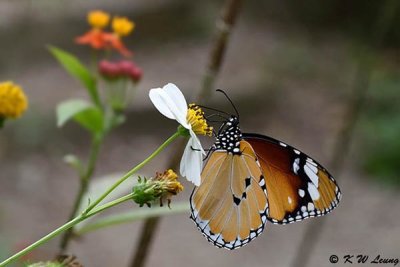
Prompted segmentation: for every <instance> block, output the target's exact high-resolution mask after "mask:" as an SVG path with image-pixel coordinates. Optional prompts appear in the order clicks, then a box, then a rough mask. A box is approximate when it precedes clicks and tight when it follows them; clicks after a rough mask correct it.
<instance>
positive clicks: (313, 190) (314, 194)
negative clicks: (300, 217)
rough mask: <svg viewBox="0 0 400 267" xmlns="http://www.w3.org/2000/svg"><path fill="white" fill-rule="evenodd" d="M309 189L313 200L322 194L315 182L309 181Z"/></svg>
mask: <svg viewBox="0 0 400 267" xmlns="http://www.w3.org/2000/svg"><path fill="white" fill-rule="evenodd" d="M307 190H308V193H309V194H310V196H311V199H312V200H318V199H319V197H320V195H319V192H318V189H317V188H316V187H315V185H314V184H313V183H310V182H309V183H308V188H307Z"/></svg>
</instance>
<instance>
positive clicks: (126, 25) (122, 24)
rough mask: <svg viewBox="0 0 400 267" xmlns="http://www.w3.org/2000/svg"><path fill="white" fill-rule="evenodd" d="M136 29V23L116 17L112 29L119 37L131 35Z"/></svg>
mask: <svg viewBox="0 0 400 267" xmlns="http://www.w3.org/2000/svg"><path fill="white" fill-rule="evenodd" d="M134 28H135V23H134V22H133V21H131V20H129V19H128V18H126V17H114V19H113V21H112V29H113V31H114V32H115V33H116V34H117V35H119V36H126V35H129V34H130V33H131V32H132V31H133V29H134Z"/></svg>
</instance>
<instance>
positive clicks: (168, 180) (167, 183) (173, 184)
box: [156, 169, 183, 195]
mask: <svg viewBox="0 0 400 267" xmlns="http://www.w3.org/2000/svg"><path fill="white" fill-rule="evenodd" d="M156 180H158V181H160V182H161V187H162V188H163V190H165V191H166V192H168V193H170V194H173V195H176V194H178V193H179V192H181V191H182V190H183V185H182V184H181V183H180V182H178V175H177V174H176V173H175V172H174V171H173V170H171V169H168V170H166V171H165V172H164V173H157V176H156Z"/></svg>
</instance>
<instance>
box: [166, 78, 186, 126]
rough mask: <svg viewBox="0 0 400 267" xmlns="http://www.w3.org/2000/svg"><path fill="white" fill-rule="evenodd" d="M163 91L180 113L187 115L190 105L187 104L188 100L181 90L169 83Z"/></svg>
mask: <svg viewBox="0 0 400 267" xmlns="http://www.w3.org/2000/svg"><path fill="white" fill-rule="evenodd" d="M163 89H164V91H165V92H166V93H167V94H168V96H169V97H170V98H171V99H172V101H173V102H174V103H175V105H176V107H177V108H178V110H179V111H180V113H185V114H186V113H187V109H188V104H187V103H186V99H185V97H184V96H183V94H182V92H181V90H179V88H178V87H177V86H176V85H175V84H173V83H168V84H167V85H165V86H164V87H163ZM185 119H186V117H185Z"/></svg>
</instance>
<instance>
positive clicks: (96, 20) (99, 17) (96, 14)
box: [87, 10, 110, 29]
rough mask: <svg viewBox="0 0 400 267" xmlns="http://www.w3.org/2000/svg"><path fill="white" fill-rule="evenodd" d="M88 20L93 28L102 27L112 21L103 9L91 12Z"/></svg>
mask: <svg viewBox="0 0 400 267" xmlns="http://www.w3.org/2000/svg"><path fill="white" fill-rule="evenodd" d="M87 20H88V23H89V25H90V26H92V27H93V28H97V29H102V28H104V27H106V26H107V25H108V23H109V22H110V15H109V14H108V13H106V12H104V11H101V10H94V11H91V12H89V14H88V17H87Z"/></svg>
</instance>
